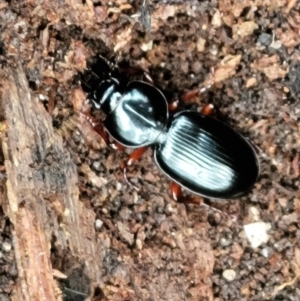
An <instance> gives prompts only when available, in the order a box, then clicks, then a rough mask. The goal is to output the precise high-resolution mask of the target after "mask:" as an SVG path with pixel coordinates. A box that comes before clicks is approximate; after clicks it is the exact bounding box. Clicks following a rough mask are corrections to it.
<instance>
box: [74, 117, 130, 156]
mask: <svg viewBox="0 0 300 301" xmlns="http://www.w3.org/2000/svg"><path fill="white" fill-rule="evenodd" d="M79 115H80V116H82V117H83V118H84V119H85V120H86V121H87V122H88V123H89V124H90V125H91V127H92V128H93V130H94V131H95V132H96V133H97V134H98V135H100V137H101V138H102V139H103V140H104V142H105V143H106V145H108V146H110V147H111V148H113V149H118V150H122V151H123V150H124V149H125V147H124V146H123V145H121V144H120V143H118V142H117V141H112V142H111V141H110V140H109V134H108V132H107V131H106V130H105V128H104V126H103V125H102V124H101V123H99V122H96V121H95V120H94V118H93V117H91V116H90V115H88V114H87V113H83V112H79Z"/></svg>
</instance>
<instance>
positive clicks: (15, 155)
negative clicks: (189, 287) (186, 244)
mask: <svg viewBox="0 0 300 301" xmlns="http://www.w3.org/2000/svg"><path fill="white" fill-rule="evenodd" d="M0 82H1V83H2V84H1V107H2V108H1V109H2V110H3V111H4V116H5V122H6V128H7V131H6V133H5V135H3V134H2V139H1V140H0V141H1V143H2V149H3V153H4V156H5V168H6V173H7V182H6V189H7V196H6V198H5V197H4V200H5V203H3V204H2V206H3V208H4V211H5V213H6V215H7V216H8V217H9V218H10V220H11V222H12V223H13V225H14V231H13V242H14V249H15V255H16V261H17V268H18V277H19V279H18V281H17V284H16V290H15V291H14V293H13V296H12V300H16V301H19V300H24V301H25V300H26V301H27V300H28V301H43V300H45V301H46V300H47V301H52V300H62V296H61V292H60V289H59V288H58V284H57V282H56V280H55V279H54V277H53V269H52V264H51V261H50V255H51V250H50V249H51V247H54V246H55V248H59V249H60V250H64V251H65V252H66V253H70V255H71V256H72V257H74V258H77V259H78V263H79V264H82V265H83V266H84V267H85V269H84V271H85V273H86V276H87V277H88V278H89V279H90V280H91V282H93V281H95V279H99V278H100V276H101V262H102V260H101V250H100V248H101V247H100V246H99V245H100V244H99V243H97V238H96V234H95V230H94V221H95V215H94V213H93V211H92V210H91V209H87V208H85V207H84V204H83V203H82V202H80V201H79V199H78V196H79V191H78V188H77V186H76V184H77V171H76V166H75V165H74V163H73V162H72V161H71V159H70V156H69V154H68V153H67V152H66V151H65V150H64V148H63V146H62V139H54V142H53V145H52V146H51V156H50V157H49V159H47V160H46V162H45V160H44V157H45V154H46V152H48V153H49V150H47V149H46V145H47V142H48V141H49V140H50V139H51V137H53V128H52V123H51V118H50V116H49V114H48V113H47V112H46V110H45V109H44V107H43V105H42V103H40V102H39V101H38V99H37V97H35V96H32V95H31V93H30V90H29V88H28V84H27V80H26V77H25V74H24V72H23V70H22V68H21V67H20V66H18V67H17V68H16V69H6V70H2V71H1V73H0ZM3 136H4V137H3ZM51 243H52V245H51ZM53 244H54V245H53ZM86 267H88V269H87V268H86Z"/></svg>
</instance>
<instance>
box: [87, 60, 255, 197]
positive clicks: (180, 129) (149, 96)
mask: <svg viewBox="0 0 300 301" xmlns="http://www.w3.org/2000/svg"><path fill="white" fill-rule="evenodd" d="M94 73H96V74H97V78H96V79H95V80H93V81H91V83H90V84H89V85H85V84H83V88H84V90H85V91H87V92H89V97H88V98H89V100H90V101H91V103H92V106H93V107H94V108H95V109H101V110H102V111H103V112H104V113H105V114H106V119H105V121H104V123H103V127H102V125H100V124H94V123H92V122H91V123H92V125H93V127H94V129H95V130H96V131H97V132H98V133H99V134H100V135H101V136H102V138H104V139H105V141H106V142H107V143H108V144H109V138H108V134H109V135H110V136H111V137H112V138H113V140H115V141H116V142H117V145H121V146H122V147H128V148H132V149H134V151H133V153H132V154H131V156H130V158H129V160H128V161H127V162H126V163H125V165H124V166H123V169H124V175H125V174H126V166H128V165H131V164H132V163H133V161H135V160H138V159H139V158H140V157H141V156H142V155H143V153H144V152H145V151H146V149H147V147H150V146H151V147H153V150H154V151H153V157H154V160H155V162H156V164H157V165H158V167H159V168H160V169H161V171H162V172H163V173H165V174H166V175H167V176H168V177H169V178H170V179H171V180H172V185H171V188H172V196H173V198H174V199H175V200H178V199H179V197H180V194H181V186H182V187H184V188H186V189H188V190H190V191H191V192H193V193H194V194H196V195H198V196H201V197H207V198H213V199H233V198H239V197H241V196H243V195H245V194H246V193H248V192H249V191H250V190H251V188H252V187H253V185H254V183H255V182H256V180H257V178H258V176H259V161H258V158H257V155H256V152H255V150H254V148H253V147H252V145H251V144H250V143H249V142H248V141H247V140H246V139H245V138H244V137H243V136H242V135H241V134H239V133H238V132H236V131H235V130H234V129H233V128H231V127H230V126H228V125H227V124H225V123H223V122H221V121H220V120H218V119H216V118H213V117H212V116H211V112H212V107H211V106H209V105H208V106H206V107H204V108H203V109H202V111H201V112H197V111H193V110H182V111H179V112H176V113H174V114H173V112H172V111H171V110H170V108H172V109H173V108H174V107H173V105H172V104H168V102H167V100H166V98H165V96H164V94H163V93H162V92H161V91H160V90H159V89H158V88H157V87H155V86H154V85H153V83H151V80H150V79H149V78H148V81H149V82H146V81H140V80H128V78H125V79H124V76H121V72H120V71H119V70H118V68H115V67H113V66H112V65H111V64H110V63H109V62H108V61H107V60H105V59H104V58H102V57H100V58H99V59H98V62H97V64H96V68H95V70H94ZM197 93H199V90H198V91H197V92H196V93H191V95H193V94H197ZM189 97H190V95H189V94H188V93H187V94H186V96H185V97H183V98H186V99H188V98H189ZM87 119H88V118H87Z"/></svg>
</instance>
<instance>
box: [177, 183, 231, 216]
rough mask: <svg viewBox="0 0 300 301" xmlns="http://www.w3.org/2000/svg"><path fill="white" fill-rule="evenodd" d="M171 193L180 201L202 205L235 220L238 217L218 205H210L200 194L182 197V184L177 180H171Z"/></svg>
mask: <svg viewBox="0 0 300 301" xmlns="http://www.w3.org/2000/svg"><path fill="white" fill-rule="evenodd" d="M171 193H172V197H173V199H174V200H175V201H176V202H178V203H183V204H193V205H201V206H204V207H206V208H208V209H210V210H214V211H216V212H219V213H221V214H225V215H226V216H230V217H231V218H232V219H233V220H236V219H237V218H236V216H235V215H231V214H227V213H226V212H224V211H222V210H220V209H218V208H216V207H213V206H210V205H208V204H206V203H204V199H203V198H202V197H200V196H193V197H182V196H181V186H180V185H179V184H177V183H175V182H171Z"/></svg>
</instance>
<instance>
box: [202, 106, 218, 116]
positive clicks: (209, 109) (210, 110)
mask: <svg viewBox="0 0 300 301" xmlns="http://www.w3.org/2000/svg"><path fill="white" fill-rule="evenodd" d="M215 113H216V110H215V106H214V105H213V104H208V105H205V106H204V107H203V108H202V109H201V114H203V115H206V116H213V115H214V114H215Z"/></svg>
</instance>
